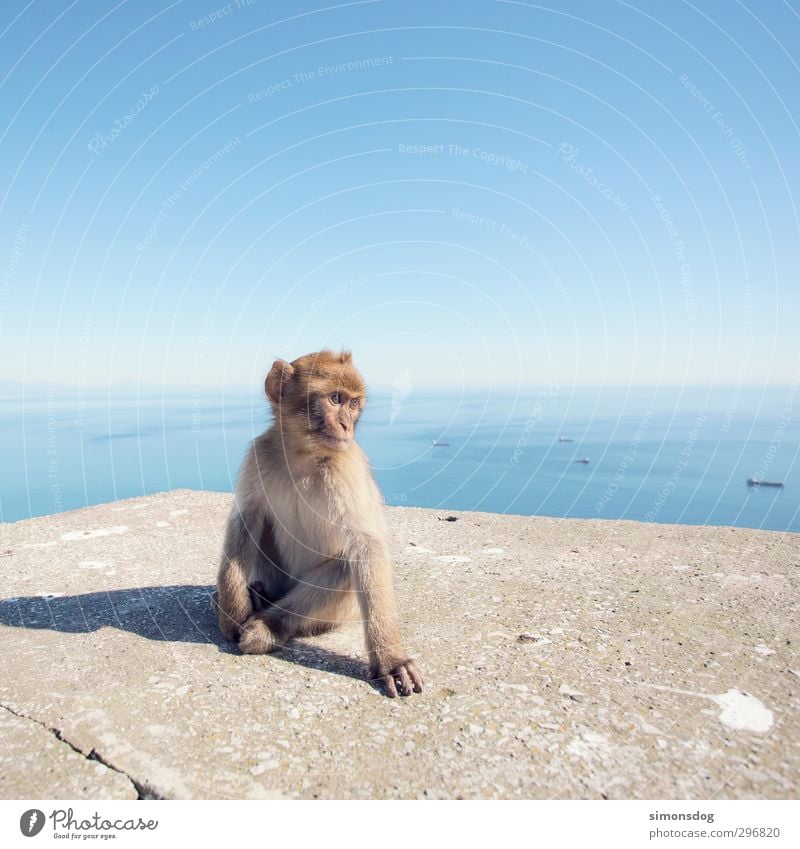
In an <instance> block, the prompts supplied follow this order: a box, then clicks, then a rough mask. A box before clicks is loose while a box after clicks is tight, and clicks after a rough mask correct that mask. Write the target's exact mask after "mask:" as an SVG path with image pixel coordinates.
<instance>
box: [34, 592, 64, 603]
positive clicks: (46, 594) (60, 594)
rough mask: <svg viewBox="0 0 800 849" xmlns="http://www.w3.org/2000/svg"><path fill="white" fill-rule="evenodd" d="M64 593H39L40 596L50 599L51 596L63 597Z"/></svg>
mask: <svg viewBox="0 0 800 849" xmlns="http://www.w3.org/2000/svg"><path fill="white" fill-rule="evenodd" d="M63 595H64V593H39V598H44V599H47V600H48V601H50V599H51V598H61V597H62V596H63Z"/></svg>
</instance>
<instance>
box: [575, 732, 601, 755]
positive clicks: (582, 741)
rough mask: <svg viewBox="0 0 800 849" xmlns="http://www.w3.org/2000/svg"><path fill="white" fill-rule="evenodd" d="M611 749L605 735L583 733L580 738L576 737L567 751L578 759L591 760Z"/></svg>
mask: <svg viewBox="0 0 800 849" xmlns="http://www.w3.org/2000/svg"><path fill="white" fill-rule="evenodd" d="M610 748H611V747H610V746H609V743H608V737H606V735H605V734H598V733H597V732H596V731H584V732H583V734H581V736H580V737H576V738H575V739H574V740H573V741H572V742H571V743H570V744H569V745H568V746H567V751H568V752H569V753H570V754H571V755H576V756H577V757H579V758H592V757H594V756H596V755H599V754H602V753H604V752H607V751H608V750H609V749H610Z"/></svg>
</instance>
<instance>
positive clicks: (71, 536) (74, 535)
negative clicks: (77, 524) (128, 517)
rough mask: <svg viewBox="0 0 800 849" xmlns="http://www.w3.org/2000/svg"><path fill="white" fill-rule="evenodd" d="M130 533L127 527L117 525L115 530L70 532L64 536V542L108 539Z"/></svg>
mask: <svg viewBox="0 0 800 849" xmlns="http://www.w3.org/2000/svg"><path fill="white" fill-rule="evenodd" d="M127 532H128V526H127V525H115V526H114V527H113V528H95V529H94V530H93V531H70V532H69V533H67V534H63V535H62V537H61V539H62V540H67V541H70V540H77V539H94V538H95V537H107V536H111V535H112V534H125V533H127Z"/></svg>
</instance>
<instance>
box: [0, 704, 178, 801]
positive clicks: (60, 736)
mask: <svg viewBox="0 0 800 849" xmlns="http://www.w3.org/2000/svg"><path fill="white" fill-rule="evenodd" d="M0 708H3V710H6V711H8V712H9V713H10V714H11V715H12V716H16V717H17V718H18V719H27V720H28V721H29V722H34V723H36V725H38V726H40V727H41V728H44V730H45V731H48V732H49V733H50V734H52V735H53V736H54V737H55V738H56V740H58V741H59V742H61V743H65V744H66V745H67V746H69V747H70V749H72V751H73V752H75V753H76V754H78V755H80V756H81V757H82V758H86V760H87V761H97V762H98V763H99V764H102V765H103V766H104V767H105V768H106V769H110V770H111V771H112V772H116V773H119V775H124V776H125V778H127V779H128V781H130V783H131V784H132V785H133V789H134V790H135V791H136V794H137V798H138V799H163V796H161V795H160V794H159V793H158V791H156V790H155V789H154V788H153V787H151V786H150V785H149V784H147V783H146V782H144V781H139V780H138V779H136V778H134V777H133V776H132V775H130V774H129V773H127V772H125V770H124V769H120V768H119V767H118V766H114V764H112V763H111V762H110V761H109V760H107V759H106V758H105V757H104V756H103V755H101V754H100V752H98V751H97V749H95V748H94V747H92V749H91V750H90V752H89V754H88V755H87V754H86V753H85V752H84V751H83V750H82V749H80V748H78V746H76V745H75V744H74V743H73V742H72V741H70V740H68V739H67V738H66V737H65V736H64V732H63V731H62V730H61V729H60V728H56V727H55V726H52V725H48V724H47V723H46V722H43V721H42V720H41V719H37V718H36V717H35V716H28V714H26V713H20V712H19V711H16V710H14V708H11V707H9V706H8V705H6V704H2V703H0Z"/></svg>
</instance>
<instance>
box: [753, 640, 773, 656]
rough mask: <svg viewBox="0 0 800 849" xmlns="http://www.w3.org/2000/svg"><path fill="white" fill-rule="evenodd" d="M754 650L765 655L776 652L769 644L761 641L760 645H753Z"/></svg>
mask: <svg viewBox="0 0 800 849" xmlns="http://www.w3.org/2000/svg"><path fill="white" fill-rule="evenodd" d="M753 651H754V652H757V653H758V654H763V655H764V656H765V657H766V656H767V655H770V654H775V652H774V651H773V650H772V649H771V648H770V647H769V646H765V645H764V643H759V645H757V646H753Z"/></svg>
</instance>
